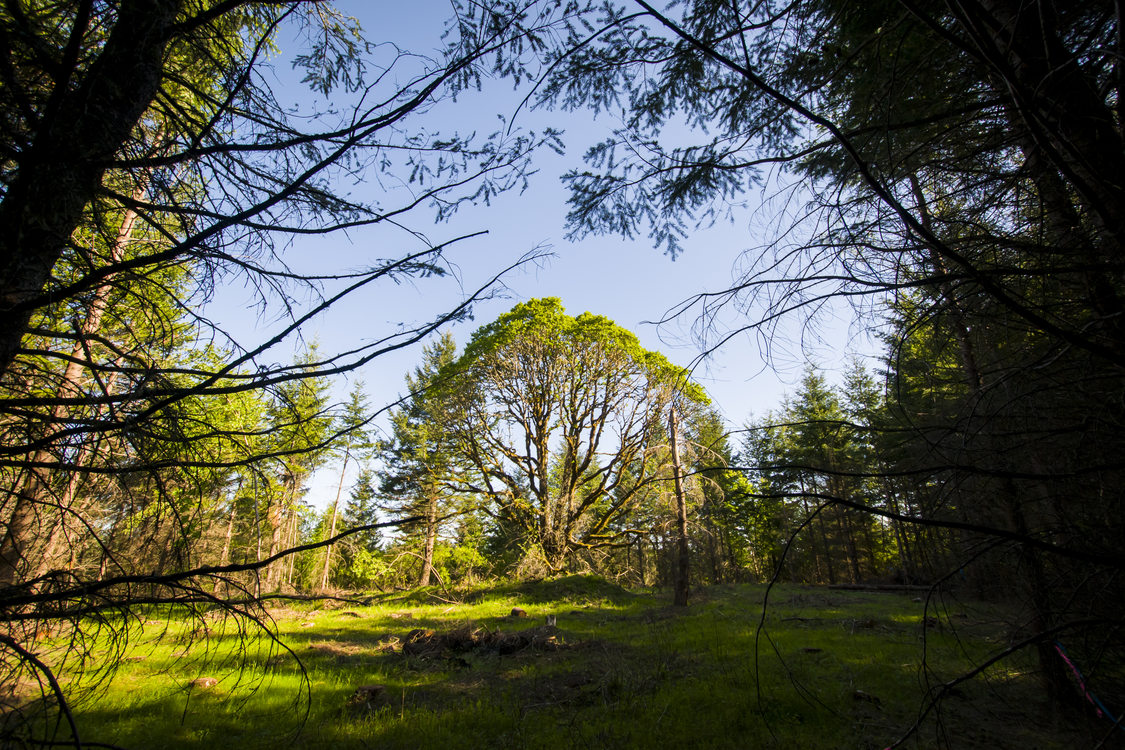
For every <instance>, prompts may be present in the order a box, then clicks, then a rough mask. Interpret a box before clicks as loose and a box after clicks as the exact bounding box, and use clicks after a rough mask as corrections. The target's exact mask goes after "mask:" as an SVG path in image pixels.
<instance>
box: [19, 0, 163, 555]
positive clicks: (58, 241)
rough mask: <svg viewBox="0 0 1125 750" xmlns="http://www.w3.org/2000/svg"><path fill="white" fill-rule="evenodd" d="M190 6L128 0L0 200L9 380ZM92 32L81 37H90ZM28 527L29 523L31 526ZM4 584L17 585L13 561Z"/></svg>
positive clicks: (62, 93)
mask: <svg viewBox="0 0 1125 750" xmlns="http://www.w3.org/2000/svg"><path fill="white" fill-rule="evenodd" d="M183 4H184V3H183V0H124V1H123V2H122V3H121V4H120V7H119V9H118V12H117V17H116V20H115V22H114V23H113V27H112V29H111V30H110V32H109V36H108V37H107V38H106V41H105V45H104V46H103V47H102V50H101V52H100V53H99V54H98V56H97V57H96V58H95V59H94V61H93V62H92V63H91V64H90V66H89V68H88V69H87V70H86V71H85V72H84V73H83V74H82V75H81V76H80V77H79V76H78V75H77V73H78V71H75V70H65V71H60V74H61V75H63V76H65V78H64V79H63V82H62V83H61V84H59V85H60V86H63V87H67V86H68V84H72V85H73V87H72V88H68V89H60V90H58V91H56V92H54V96H53V97H52V98H51V100H50V102H49V106H48V108H47V110H46V111H45V112H43V113H41V114H42V115H43V117H42V119H41V120H39V121H38V122H37V123H36V125H37V127H36V128H35V129H34V130H33V132H32V135H31V142H30V144H29V145H28V146H27V148H25V149H24V150H23V151H22V152H21V153H20V154H19V155H18V160H17V161H18V164H19V169H18V170H17V171H16V174H15V175H14V177H13V179H12V181H11V182H10V183H9V184H8V186H7V190H6V191H5V194H4V197H3V200H2V201H0V374H2V373H4V372H7V370H8V368H9V366H10V365H11V363H12V360H13V359H14V358H15V356H16V352H17V351H18V350H19V347H20V343H21V341H22V339H23V335H24V333H25V331H26V330H27V325H28V321H30V320H31V316H32V314H33V312H34V310H35V308H36V307H37V306H38V304H39V302H40V295H42V293H43V289H44V287H45V286H46V284H47V282H48V280H49V279H50V277H51V271H52V270H53V269H54V267H55V264H56V263H58V261H59V259H60V258H61V257H62V253H63V251H64V249H65V248H66V247H67V244H68V243H69V242H70V238H71V235H72V234H73V233H74V230H75V229H76V228H77V227H78V226H79V224H81V223H82V221H83V219H84V213H85V211H86V209H87V207H88V206H90V205H91V203H92V202H93V201H94V199H95V197H96V196H97V195H98V193H99V191H100V190H101V183H102V177H103V175H104V173H105V170H106V168H107V165H109V164H111V163H112V161H113V158H114V155H115V154H116V153H117V152H118V151H119V150H120V148H121V146H122V144H124V143H125V141H126V140H127V139H128V138H129V136H130V134H131V133H133V131H134V130H135V129H136V127H137V123H138V122H139V121H140V118H141V115H142V114H143V113H144V112H145V110H147V109H148V108H149V106H150V104H151V103H152V100H153V98H154V97H155V96H156V93H157V91H158V90H159V87H160V82H161V77H162V75H163V71H164V62H165V55H166V47H167V44H168V42H169V40H170V39H171V37H172V35H173V33H174V30H175V24H176V21H177V20H178V18H179V16H180V13H181V10H182V8H183ZM85 31H86V29H81V30H79V29H75V30H74V32H75V33H76V34H78V35H82V34H83V32H85ZM25 520H26V519H22V518H21V519H20V521H21V522H23V521H25ZM3 565H4V569H3V571H2V573H3V575H4V576H6V577H10V576H11V560H10V559H7V558H5V559H4V563H3Z"/></svg>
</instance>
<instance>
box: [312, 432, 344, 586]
mask: <svg viewBox="0 0 1125 750" xmlns="http://www.w3.org/2000/svg"><path fill="white" fill-rule="evenodd" d="M350 457H351V451H350V450H345V451H344V465H343V466H342V467H341V468H340V482H339V484H337V485H336V499H335V500H333V501H332V521H331V522H330V523H329V529H328V538H329V539H331V538H332V537H334V536H336V511H337V509H338V508H339V507H340V493H342V492H343V491H344V475H345V474H346V473H347V471H348V459H349V458H350ZM333 546H334V545H331V544H329V545H328V547H327V548H326V549H325V552H324V570H323V572H321V574H320V590H321V591H324V590H325V589H327V588H328V573H329V571H330V570H331V567H332V547H333Z"/></svg>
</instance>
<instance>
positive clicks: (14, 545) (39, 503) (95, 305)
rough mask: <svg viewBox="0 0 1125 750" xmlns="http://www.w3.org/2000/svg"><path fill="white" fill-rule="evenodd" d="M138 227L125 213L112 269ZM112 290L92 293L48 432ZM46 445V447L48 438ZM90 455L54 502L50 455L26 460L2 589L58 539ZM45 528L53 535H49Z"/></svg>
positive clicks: (0, 574)
mask: <svg viewBox="0 0 1125 750" xmlns="http://www.w3.org/2000/svg"><path fill="white" fill-rule="evenodd" d="M144 194H145V190H144V188H143V187H138V188H136V189H135V190H134V193H133V198H134V199H135V200H141V199H143V198H144ZM136 223H137V214H136V212H135V211H133V210H132V209H126V211H125V214H124V217H123V218H122V221H121V226H120V227H119V228H118V231H117V236H116V237H115V238H114V241H113V243H112V245H111V246H110V256H109V262H110V264H114V263H117V262H119V261H120V260H121V259H122V257H123V256H124V253H125V245H126V244H127V243H128V242H129V240H130V239H131V238H132V236H133V229H134V227H135V226H136ZM112 290H113V277H112V276H110V277H107V278H106V279H105V280H103V281H102V283H101V284H99V285H98V288H97V290H96V291H95V293H94V298H93V299H92V300H91V303H90V307H89V308H88V309H87V311H86V318H85V320H84V321H83V322H82V326H81V328H80V329H79V331H78V340H77V341H76V342H75V344H74V347H73V349H72V351H71V352H70V359H69V360H68V361H67V364H66V369H65V370H64V372H63V375H62V379H61V381H60V383H59V385H58V387H57V389H56V391H55V396H56V397H57V398H58V399H59V400H60V403H58V404H56V405H55V406H54V407H53V408H52V409H51V412H50V414H49V416H48V417H47V420H46V424H47V429H48V430H51V429H66V428H67V427H68V426H67V425H65V424H64V423H65V422H66V417H67V416H68V406H67V404H65V403H61V402H62V400H63V399H70V400H77V399H80V398H81V396H82V386H83V376H82V373H83V370H84V364H83V362H84V361H85V360H86V358H87V357H88V356H89V353H88V352H87V346H88V343H89V338H90V337H91V336H92V335H94V334H95V333H97V332H98V331H99V330H100V329H101V325H102V317H103V316H104V315H105V310H106V306H107V305H108V304H109V295H110V292H111V291H112ZM0 314H2V313H0ZM111 378H112V376H111ZM111 382H112V380H111V381H110V383H111ZM109 389H110V385H109V384H107V390H109ZM46 441H47V442H50V441H49V436H48V437H47V438H46ZM89 454H90V449H89V446H83V447H82V449H81V451H80V453H79V456H78V458H77V459H76V460H75V461H74V464H75V465H76V466H75V468H74V469H72V470H71V475H70V477H69V478H68V480H67V483H66V486H65V487H64V489H63V492H62V494H61V496H59V497H57V498H54V497H52V495H53V494H54V491H53V489H52V487H51V470H50V469H49V468H47V466H45V465H44V464H46V465H49V464H51V463H52V462H53V457H52V455H51V453H50V452H49V451H48V450H47V449H41V450H39V451H36V452H34V453H33V454H32V455H31V456H30V463H31V464H32V466H31V469H30V471H28V474H27V480H26V482H25V483H24V486H23V489H22V490H21V491H20V492H19V493H18V494H17V495H16V499H15V506H14V508H13V510H12V515H11V516H10V517H9V518H8V523H7V525H6V528H5V532H4V536H3V538H2V539H0V585H8V586H10V585H12V584H14V583H16V582H17V581H18V580H19V578H20V576H21V573H22V572H23V571H24V570H25V569H27V568H28V566H30V565H31V564H32V561H31V560H29V559H27V557H28V553H29V551H30V550H31V548H32V546H33V544H34V540H35V538H37V537H40V538H41V537H44V536H45V537H47V538H48V543H47V544H48V548H49V547H50V544H51V540H54V539H56V537H57V532H58V524H60V523H62V522H63V516H64V515H65V514H66V513H67V512H68V510H69V508H70V506H71V505H72V504H73V502H74V497H75V493H76V491H77V480H78V477H79V476H80V475H79V473H78V471H77V467H79V466H82V465H83V464H84V463H85V461H86V460H87V459H88V458H89ZM48 528H49V529H51V530H50V531H47V530H46V529H48ZM46 562H47V560H46V556H44V559H43V560H40V561H39V563H38V565H37V566H36V569H35V570H36V573H35V574H36V575H41V574H42V572H45V571H43V570H42V568H43V566H44V564H45V563H46Z"/></svg>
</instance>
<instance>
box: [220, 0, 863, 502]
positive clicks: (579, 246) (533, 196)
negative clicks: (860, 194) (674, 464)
mask: <svg viewBox="0 0 1125 750" xmlns="http://www.w3.org/2000/svg"><path fill="white" fill-rule="evenodd" d="M338 5H339V6H340V7H341V9H342V10H343V11H344V12H346V13H349V14H353V15H355V16H356V17H357V19H358V20H359V21H360V23H361V24H362V25H363V27H364V29H365V32H366V33H367V35H368V37H369V38H371V39H372V40H383V39H390V40H393V41H394V42H395V43H396V44H397V45H398V46H399V47H403V48H409V49H413V50H432V49H434V48H436V47H437V46H438V45H439V44H440V33H441V24H440V19H441V18H443V17H444V16H445V15H446V9H447V8H448V6H447V5H446V4H445V3H444V2H442V0H420V1H419V2H412V3H409V4H401V5H399V6H395V7H397V8H398V9H399V10H398V11H397V12H392V13H389V14H388V13H387V12H386V9H387V7H388V6H387V4H383V3H378V4H375V3H368V2H343V3H339V4H338ZM291 43H292V42H291V41H289V42H287V41H286V40H282V42H281V43H280V44H279V46H280V47H282V55H283V56H284V55H285V54H287V50H286V49H284V47H285V46H286V44H291ZM283 59H284V58H283ZM278 62H279V64H278V65H277V81H276V85H277V87H278V90H279V91H281V92H283V94H288V95H291V96H292V97H293V103H294V106H297V107H299V108H305V109H312V108H318V107H319V108H321V109H323V108H324V107H326V106H341V107H342V106H343V103H342V102H341V101H338V100H336V97H337V96H338V95H333V96H332V97H329V100H328V101H325V100H324V99H323V98H321V97H318V96H315V95H313V94H311V93H309V92H308V91H307V89H306V88H304V87H302V86H300V85H299V83H298V82H297V81H296V80H295V76H294V74H292V73H291V72H289V71H288V69H287V66H286V65H283V64H281V61H278ZM518 101H519V95H514V94H513V92H512V90H511V84H509V83H508V82H499V83H494V84H490V85H487V86H486V88H485V90H484V91H483V92H482V93H480V94H476V95H473V96H465V97H462V98H461V99H460V100H459V101H458V102H457V103H456V104H455V105H450V104H444V105H441V106H439V107H436V108H435V109H434V110H432V111H431V112H428V113H426V114H425V116H424V117H423V118H420V119H418V120H417V121H416V122H417V123H418V125H419V126H420V127H425V128H427V129H430V130H443V129H444V130H448V129H457V130H459V131H460V132H467V131H469V130H478V131H479V132H488V130H489V129H494V128H495V127H496V125H497V123H498V122H499V121H498V120H497V115H498V114H500V115H504V116H507V117H509V119H510V116H511V113H512V112H513V111H514V110H515V109H516V105H517V103H518ZM514 124H515V126H517V127H520V128H524V129H531V130H536V129H540V128H542V127H543V126H544V125H547V124H549V125H551V126H553V127H557V128H562V129H564V130H565V131H566V135H565V136H564V138H565V141H566V144H567V149H566V153H565V154H562V155H559V154H555V153H553V152H551V151H546V150H545V151H544V152H543V153H541V154H540V155H539V157H537V159H536V160H535V166H536V168H537V170H538V171H537V173H536V174H535V175H533V176H532V178H531V180H530V183H529V186H528V188H527V189H526V190H525V191H523V192H522V193H520V192H509V193H506V194H503V195H501V196H499V197H498V198H497V199H495V200H493V201H492V202H491V205H488V206H477V207H471V208H466V209H462V210H461V211H459V212H458V214H457V215H456V216H455V217H454V218H453V220H451V221H449V222H444V223H435V222H434V220H433V212H432V211H431V210H428V209H424V210H421V211H418V212H414V213H413V214H411V215H410V216H408V217H407V219H406V223H407V224H408V226H409V228H410V230H411V231H412V232H414V233H416V234H420V235H421V236H422V237H423V238H424V240H426V241H429V242H433V243H437V242H444V241H447V240H449V239H451V238H454V237H457V236H460V235H463V234H469V233H476V232H483V234H480V235H478V236H475V237H473V238H471V239H468V240H465V241H463V242H459V243H456V244H455V245H454V246H453V248H452V250H451V251H450V254H449V258H450V260H451V263H452V265H451V270H453V271H454V272H455V273H453V274H451V275H450V276H448V277H446V278H441V279H422V280H416V281H412V282H410V281H408V282H405V283H402V284H384V285H382V286H378V287H374V288H370V289H365V290H363V291H361V292H360V293H358V294H356V295H353V296H351V297H349V298H346V299H345V300H343V301H341V302H340V303H338V304H337V305H335V306H333V308H332V309H330V310H329V311H328V312H327V313H324V314H322V315H319V316H318V317H316V318H314V319H313V320H312V321H310V323H309V324H308V325H306V326H305V327H304V328H303V329H302V332H301V339H300V340H298V339H294V338H291V339H289V340H288V341H287V342H286V343H285V344H284V345H283V346H282V347H281V350H279V351H275V352H274V353H273V357H274V358H275V359H276V360H279V361H280V360H282V359H283V358H285V357H287V356H288V357H291V356H292V355H293V353H294V352H295V351H296V350H297V349H298V348H299V347H300V346H301V344H302V341H312V340H315V341H316V342H317V343H318V346H319V347H320V350H321V352H325V353H327V352H337V351H346V350H349V349H352V348H355V347H356V346H359V345H361V344H362V343H365V342H367V341H371V340H374V339H377V338H379V337H381V336H384V335H387V334H388V333H393V332H394V331H396V330H398V329H399V328H400V327H401V326H402V325H403V324H409V323H411V322H419V321H424V320H427V319H429V318H430V317H431V316H433V315H434V314H436V313H437V312H439V311H440V310H442V309H445V308H447V307H448V306H449V305H451V304H456V303H457V302H458V301H460V299H462V298H463V296H464V294H465V293H466V290H470V289H473V288H475V287H476V286H477V285H478V284H480V283H483V281H484V280H486V279H488V278H490V277H491V276H492V275H493V274H495V273H496V272H497V271H498V270H500V269H503V268H505V267H507V266H509V265H511V264H513V263H515V262H516V261H517V260H518V259H519V258H521V257H522V256H524V255H525V254H527V253H529V252H533V251H539V252H547V253H549V254H548V255H547V256H546V257H544V258H542V259H540V260H538V261H537V262H534V263H530V264H527V265H525V266H524V267H522V268H521V269H518V270H516V271H513V272H511V273H509V274H507V275H505V276H504V277H503V279H502V285H503V293H502V294H501V295H500V296H499V297H498V298H497V299H493V300H489V301H486V302H483V303H480V304H478V305H476V306H475V307H474V319H473V320H471V321H467V322H464V323H459V324H456V325H453V326H452V327H450V329H449V330H450V331H451V332H452V334H453V336H454V337H455V339H456V340H457V342H458V344H459V345H463V344H464V343H465V342H466V341H467V340H468V338H469V336H470V335H471V333H472V332H473V331H474V330H475V329H476V328H477V327H479V326H481V325H484V324H486V323H488V322H490V321H492V320H493V319H495V318H496V317H497V316H498V315H500V314H501V313H503V312H505V311H507V310H509V309H510V308H511V307H512V306H514V305H515V304H516V303H517V302H522V301H525V300H528V299H531V298H535V297H546V296H553V297H558V298H560V299H561V300H562V303H563V305H564V306H565V307H566V309H567V312H568V313H569V314H571V315H578V314H580V313H582V312H585V311H589V312H592V313H595V314H599V315H604V316H606V317H608V318H610V319H612V320H614V321H615V322H616V323H618V324H619V325H621V326H623V327H625V328H627V329H629V330H631V331H633V332H634V333H635V334H636V335H637V336H638V338H639V339H640V341H641V344H642V346H644V347H645V348H648V349H653V350H659V351H660V352H662V353H663V354H664V355H665V356H667V357H668V358H669V359H670V360H671V361H672V362H674V363H676V364H679V365H681V366H685V367H692V368H693V373H694V376H695V379H696V380H697V381H698V382H699V383H700V384H702V385H703V386H704V388H706V389H707V391H708V393H709V394H710V396H711V398H712V401H713V403H714V404H715V405H716V407H717V408H718V409H719V411H720V413H721V414H722V415H723V416H724V418H725V419H726V421H727V423H728V425H729V426H730V427H731V428H732V429H737V428H738V427H740V426H742V425H743V424H744V423H745V422H746V421H747V420H749V419H750V418H751V417H754V416H762V415H763V414H764V413H765V412H766V411H768V410H770V409H774V408H776V407H777V406H778V405H779V404H780V402H781V400H782V398H783V396H784V394H785V393H786V392H790V393H791V392H793V391H794V390H795V387H796V384H797V382H798V380H799V379H800V377H801V375H802V373H803V370H804V367H805V365H806V363H807V362H809V361H813V362H815V363H816V364H817V365H818V366H820V367H822V368H824V369H825V370H826V371H827V374H828V376H829V378H830V379H834V377H833V376H834V374H835V375H838V374H839V372H840V371H841V370H842V368H843V364H842V362H843V359H844V357H845V355H846V354H847V353H849V352H853V351H858V352H870V351H872V350H873V347H872V345H871V343H870V342H869V341H867V340H866V339H865V338H864V337H863V336H862V335H861V334H859V333H857V332H856V331H857V329H856V327H855V326H854V325H852V323H851V319H850V315H849V314H848V311H847V310H845V309H840V310H837V311H830V312H829V314H827V315H826V316H823V317H822V318H821V319H820V321H819V323H818V326H817V328H816V329H815V330H813V331H802V330H801V329H800V328H786V327H784V326H783V327H782V329H781V332H780V335H779V336H778V337H777V338H776V339H775V340H774V341H773V345H772V349H771V353H772V355H773V356H772V357H769V358H767V357H765V356H764V353H765V352H764V345H763V342H762V341H760V340H759V339H757V338H755V337H750V336H738V337H735V338H733V339H731V340H730V341H728V342H727V343H725V344H724V345H723V346H722V347H721V348H719V349H718V350H717V351H716V352H714V353H713V354H712V355H710V356H709V357H707V358H706V359H704V360H700V358H699V355H700V348H701V345H700V342H699V341H698V337H696V336H694V335H693V326H695V325H696V324H697V316H696V314H695V313H694V312H688V313H686V314H684V315H681V316H679V317H677V318H675V319H673V320H671V321H668V322H666V323H664V324H662V325H657V324H656V323H655V322H654V321H659V320H661V319H663V318H665V317H666V315H667V313H668V311H669V310H672V309H673V308H675V307H677V306H678V305H680V304H681V303H682V302H684V301H685V300H686V299H689V298H691V297H692V296H693V295H697V294H699V293H702V292H706V291H720V290H723V289H726V288H727V287H729V286H730V284H731V282H732V278H734V277H735V275H736V273H737V269H738V268H739V267H740V265H741V264H743V263H744V259H743V254H744V253H745V252H746V251H747V250H748V249H749V248H752V247H755V246H757V245H759V244H760V243H761V242H763V241H764V240H765V239H766V234H767V233H768V231H769V223H770V219H771V213H770V207H769V203H768V199H769V197H770V196H771V195H772V194H773V192H776V191H777V190H779V189H780V188H779V187H778V185H777V184H773V185H772V186H771V185H767V186H765V187H763V188H762V190H761V192H760V193H759V194H756V195H747V196H745V202H746V208H745V210H743V211H740V212H738V213H736V215H735V217H734V220H733V221H731V222H726V223H722V224H720V225H716V226H714V227H710V228H704V229H701V230H700V231H698V232H695V233H693V234H692V236H691V237H689V238H688V239H687V240H685V242H684V247H685V252H684V253H683V254H682V255H680V256H679V257H678V258H677V259H675V260H673V259H672V258H671V257H669V256H668V255H666V254H663V253H662V252H661V250H659V249H655V248H654V247H653V246H652V244H651V242H650V241H649V240H648V239H647V238H645V237H641V238H638V239H636V240H625V239H622V238H620V237H611V236H593V237H586V238H582V239H580V240H577V241H570V240H568V239H566V233H567V227H566V224H565V218H566V210H567V207H566V197H567V193H566V189H565V187H564V186H563V185H562V183H561V182H560V179H559V177H560V175H561V174H562V173H563V172H564V171H565V170H566V169H568V168H571V167H574V166H577V165H579V164H580V163H581V154H582V153H583V152H584V151H585V148H586V147H587V146H588V145H590V144H592V143H595V142H596V141H598V140H600V139H601V138H604V137H605V136H606V135H608V133H609V132H610V129H611V128H612V124H613V121H612V118H609V117H605V116H603V117H601V118H599V119H593V118H592V117H591V115H590V114H589V113H586V112H579V113H559V112H529V111H527V110H526V109H524V110H521V111H520V113H519V116H518V117H517V118H516V119H515V122H514ZM394 179H395V177H394V175H391V174H377V173H365V174H361V175H359V176H358V177H357V179H355V180H354V181H353V182H352V183H351V184H346V185H341V186H338V187H339V188H340V189H342V190H344V191H350V192H351V193H352V194H353V195H355V196H356V197H361V198H368V199H370V198H380V197H381V196H380V194H379V193H380V191H383V190H386V189H387V188H388V186H393V183H394ZM391 189H392V192H394V190H393V187H392V188H391ZM420 246H421V243H420V241H419V240H418V238H417V237H416V236H415V235H413V234H409V233H407V232H404V231H400V230H395V229H377V228H367V229H358V230H353V231H350V232H348V233H346V234H344V233H337V234H332V235H328V236H319V237H318V236H314V237H305V238H300V239H298V240H295V241H294V242H293V243H292V245H291V246H290V247H289V248H287V250H286V252H285V255H284V258H285V261H286V263H288V264H289V265H290V266H291V267H292V268H293V270H296V271H303V272H309V273H318V272H324V271H326V270H328V269H355V268H360V267H363V266H365V265H367V264H369V263H371V262H373V259H375V258H380V257H395V256H397V255H399V254H401V253H402V252H403V250H409V249H417V248H418V247H420ZM208 312H209V314H210V315H211V316H212V317H213V318H215V319H216V320H218V321H219V322H220V323H221V325H223V326H224V327H225V328H227V329H229V330H231V331H232V333H233V334H234V335H235V337H236V338H239V339H240V340H246V339H248V340H254V339H259V340H260V339H261V337H262V335H263V334H264V333H266V332H268V331H270V330H272V329H274V328H276V327H277V325H279V317H278V315H277V311H276V308H273V309H270V310H267V312H266V314H265V315H262V314H261V313H260V311H259V310H258V309H257V308H255V307H254V306H253V295H252V293H251V292H250V291H249V290H248V289H246V288H244V287H241V286H238V285H237V284H235V285H232V286H230V287H227V288H225V289H223V290H221V291H220V293H219V294H218V296H217V300H216V302H215V303H214V304H213V305H212V306H211V309H210V310H209V311H208ZM746 322H747V319H746V318H745V317H743V316H741V315H740V314H737V312H736V311H734V310H733V309H728V310H726V311H725V313H724V316H723V317H721V319H720V320H719V321H717V325H718V327H719V330H720V331H722V330H724V327H726V328H729V327H732V326H733V327H737V326H739V325H744V324H745V323H746ZM794 325H795V324H794ZM809 334H811V336H810V335H809ZM802 339H804V340H805V343H806V344H807V346H805V347H802V345H801V340H802ZM420 352H421V345H416V346H413V347H410V348H407V349H405V350H403V351H400V352H396V353H393V354H391V355H387V356H384V357H380V358H379V359H377V360H375V361H374V362H372V363H371V364H369V365H367V366H365V367H363V368H361V370H360V371H358V372H356V373H354V374H353V375H352V376H350V377H349V378H348V379H346V380H342V381H339V382H337V383H335V384H334V389H335V397H336V398H337V399H340V400H342V399H344V398H345V396H346V393H347V391H348V390H349V389H350V388H351V387H352V385H353V384H354V382H355V381H356V379H360V380H362V382H363V384H364V388H365V391H366V393H367V394H368V396H369V398H370V403H371V404H372V405H373V406H376V407H379V406H382V405H384V404H387V403H390V402H392V401H394V400H395V399H396V398H397V397H399V396H400V395H402V394H403V393H404V378H405V376H406V374H407V373H408V372H410V371H411V370H412V369H413V367H415V366H416V365H417V364H418V362H419V359H420ZM378 424H379V425H381V426H383V427H385V424H386V422H385V420H379V421H378ZM338 471H339V469H338V468H337V467H331V466H330V467H326V468H325V469H323V470H322V471H320V472H318V473H317V475H316V476H315V477H314V478H313V481H312V484H311V488H310V493H309V495H308V496H307V498H306V499H307V500H308V501H309V502H310V503H311V504H313V505H314V506H317V507H324V506H325V505H326V504H327V503H330V502H331V501H332V498H333V497H334V496H335V492H336V487H337V484H338V479H339V473H338ZM349 481H350V479H349Z"/></svg>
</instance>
